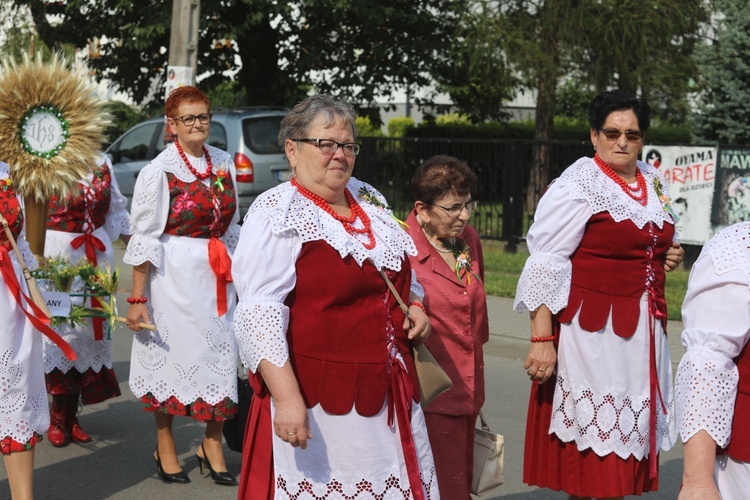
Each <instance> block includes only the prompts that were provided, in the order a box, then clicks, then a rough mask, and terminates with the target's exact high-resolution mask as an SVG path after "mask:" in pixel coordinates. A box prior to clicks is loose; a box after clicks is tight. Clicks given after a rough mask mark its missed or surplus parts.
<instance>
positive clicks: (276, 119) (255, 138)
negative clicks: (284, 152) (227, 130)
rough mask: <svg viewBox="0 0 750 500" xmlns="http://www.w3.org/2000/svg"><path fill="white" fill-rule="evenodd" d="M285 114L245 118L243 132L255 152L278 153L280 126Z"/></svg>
mask: <svg viewBox="0 0 750 500" xmlns="http://www.w3.org/2000/svg"><path fill="white" fill-rule="evenodd" d="M283 118H284V117H283V116H264V117H262V118H245V119H244V120H243V121H242V134H243V137H244V139H245V145H246V146H247V147H248V148H250V150H251V151H252V152H253V153H257V154H261V155H277V154H279V153H281V148H280V147H279V128H280V127H281V120H282V119H283Z"/></svg>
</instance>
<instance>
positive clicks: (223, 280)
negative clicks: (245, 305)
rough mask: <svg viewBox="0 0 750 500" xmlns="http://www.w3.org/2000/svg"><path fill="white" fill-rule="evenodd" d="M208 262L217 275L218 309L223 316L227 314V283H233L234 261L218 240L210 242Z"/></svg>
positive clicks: (214, 239) (213, 239) (212, 239)
mask: <svg viewBox="0 0 750 500" xmlns="http://www.w3.org/2000/svg"><path fill="white" fill-rule="evenodd" d="M208 262H209V264H211V269H213V271H214V274H215V275H216V309H217V312H218V313H219V316H223V315H224V313H226V312H227V283H231V282H232V259H230V258H229V254H228V253H227V247H226V246H225V245H224V243H223V242H222V241H221V240H220V239H218V238H211V239H210V240H208Z"/></svg>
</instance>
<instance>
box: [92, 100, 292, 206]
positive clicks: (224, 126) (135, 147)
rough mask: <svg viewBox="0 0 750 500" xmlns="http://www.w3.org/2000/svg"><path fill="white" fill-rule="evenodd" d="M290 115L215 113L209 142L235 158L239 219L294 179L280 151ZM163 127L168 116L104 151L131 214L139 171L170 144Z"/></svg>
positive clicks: (276, 111)
mask: <svg viewBox="0 0 750 500" xmlns="http://www.w3.org/2000/svg"><path fill="white" fill-rule="evenodd" d="M287 111H288V110H287V109H286V108H282V107H247V108H238V109H231V110H224V109H219V110H212V114H213V118H212V119H211V133H210V135H209V137H208V141H207V142H208V144H210V145H212V146H216V147H217V148H219V149H223V150H224V151H227V152H228V153H229V154H230V155H232V156H233V157H234V163H235V165H236V166H237V192H238V193H239V199H240V218H243V217H244V216H245V214H246V213H247V209H248V208H249V207H250V205H251V204H252V202H253V200H255V197H256V196H258V195H259V194H260V193H262V192H263V191H265V190H267V189H269V188H272V187H274V186H277V185H278V184H280V183H282V182H284V181H288V180H289V179H290V178H291V171H290V170H289V166H288V165H287V162H286V160H285V159H284V155H283V153H282V152H281V149H280V148H279V145H278V135H279V126H280V124H281V120H282V119H283V118H284V116H286V114H287ZM165 125H166V124H165V119H164V116H158V117H155V118H151V119H150V120H146V121H144V122H142V123H139V124H138V125H136V126H135V127H133V128H131V129H130V130H128V131H127V132H125V133H124V134H122V135H121V136H120V137H119V138H118V139H117V140H116V141H115V142H113V143H112V145H110V146H109V147H108V148H107V150H106V153H107V155H109V158H110V159H111V160H112V163H113V165H114V171H115V176H116V177H117V183H118V184H119V185H120V190H121V191H122V194H123V195H125V197H126V198H127V199H128V209H130V202H131V200H132V198H133V187H134V186H135V180H136V179H137V178H138V174H139V173H140V171H141V169H142V168H143V167H145V166H146V164H147V163H148V162H150V161H151V160H153V159H154V158H155V157H156V156H157V155H158V154H159V153H161V152H162V150H163V149H164V148H165V147H166V146H167V145H168V144H169V143H170V142H171V141H172V137H171V134H170V133H169V131H168V130H167V128H166V126H165Z"/></svg>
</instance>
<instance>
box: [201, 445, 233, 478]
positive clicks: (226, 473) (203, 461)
mask: <svg viewBox="0 0 750 500" xmlns="http://www.w3.org/2000/svg"><path fill="white" fill-rule="evenodd" d="M201 451H203V456H200V455H198V452H196V453H195V456H196V458H197V459H198V465H199V466H200V468H201V474H203V464H205V465H206V467H208V472H209V473H210V474H211V479H213V480H214V482H215V483H216V484H224V485H226V486H237V478H235V477H234V474H232V473H231V472H229V471H224V472H216V471H215V470H214V469H213V467H211V462H209V461H208V455H206V449H205V448H204V447H203V443H201Z"/></svg>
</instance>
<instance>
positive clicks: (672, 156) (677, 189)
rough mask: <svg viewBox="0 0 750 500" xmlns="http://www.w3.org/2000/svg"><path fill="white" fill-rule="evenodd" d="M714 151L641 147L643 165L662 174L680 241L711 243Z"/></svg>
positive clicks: (707, 149)
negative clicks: (648, 165) (676, 219)
mask: <svg viewBox="0 0 750 500" xmlns="http://www.w3.org/2000/svg"><path fill="white" fill-rule="evenodd" d="M716 156H717V149H716V148H715V147H703V146H654V145H646V146H644V147H643V161H645V162H646V163H649V164H651V165H653V166H655V167H656V168H658V169H659V170H661V172H662V174H664V178H665V179H666V181H667V186H668V188H669V197H670V198H671V201H672V209H673V210H674V212H675V213H676V214H677V216H678V217H679V218H680V220H679V221H677V224H676V227H677V233H678V238H679V241H680V242H681V243H683V244H687V245H703V244H705V243H706V242H707V241H708V240H710V239H711V236H712V235H713V229H712V227H711V207H712V205H713V197H714V182H715V178H716Z"/></svg>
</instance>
